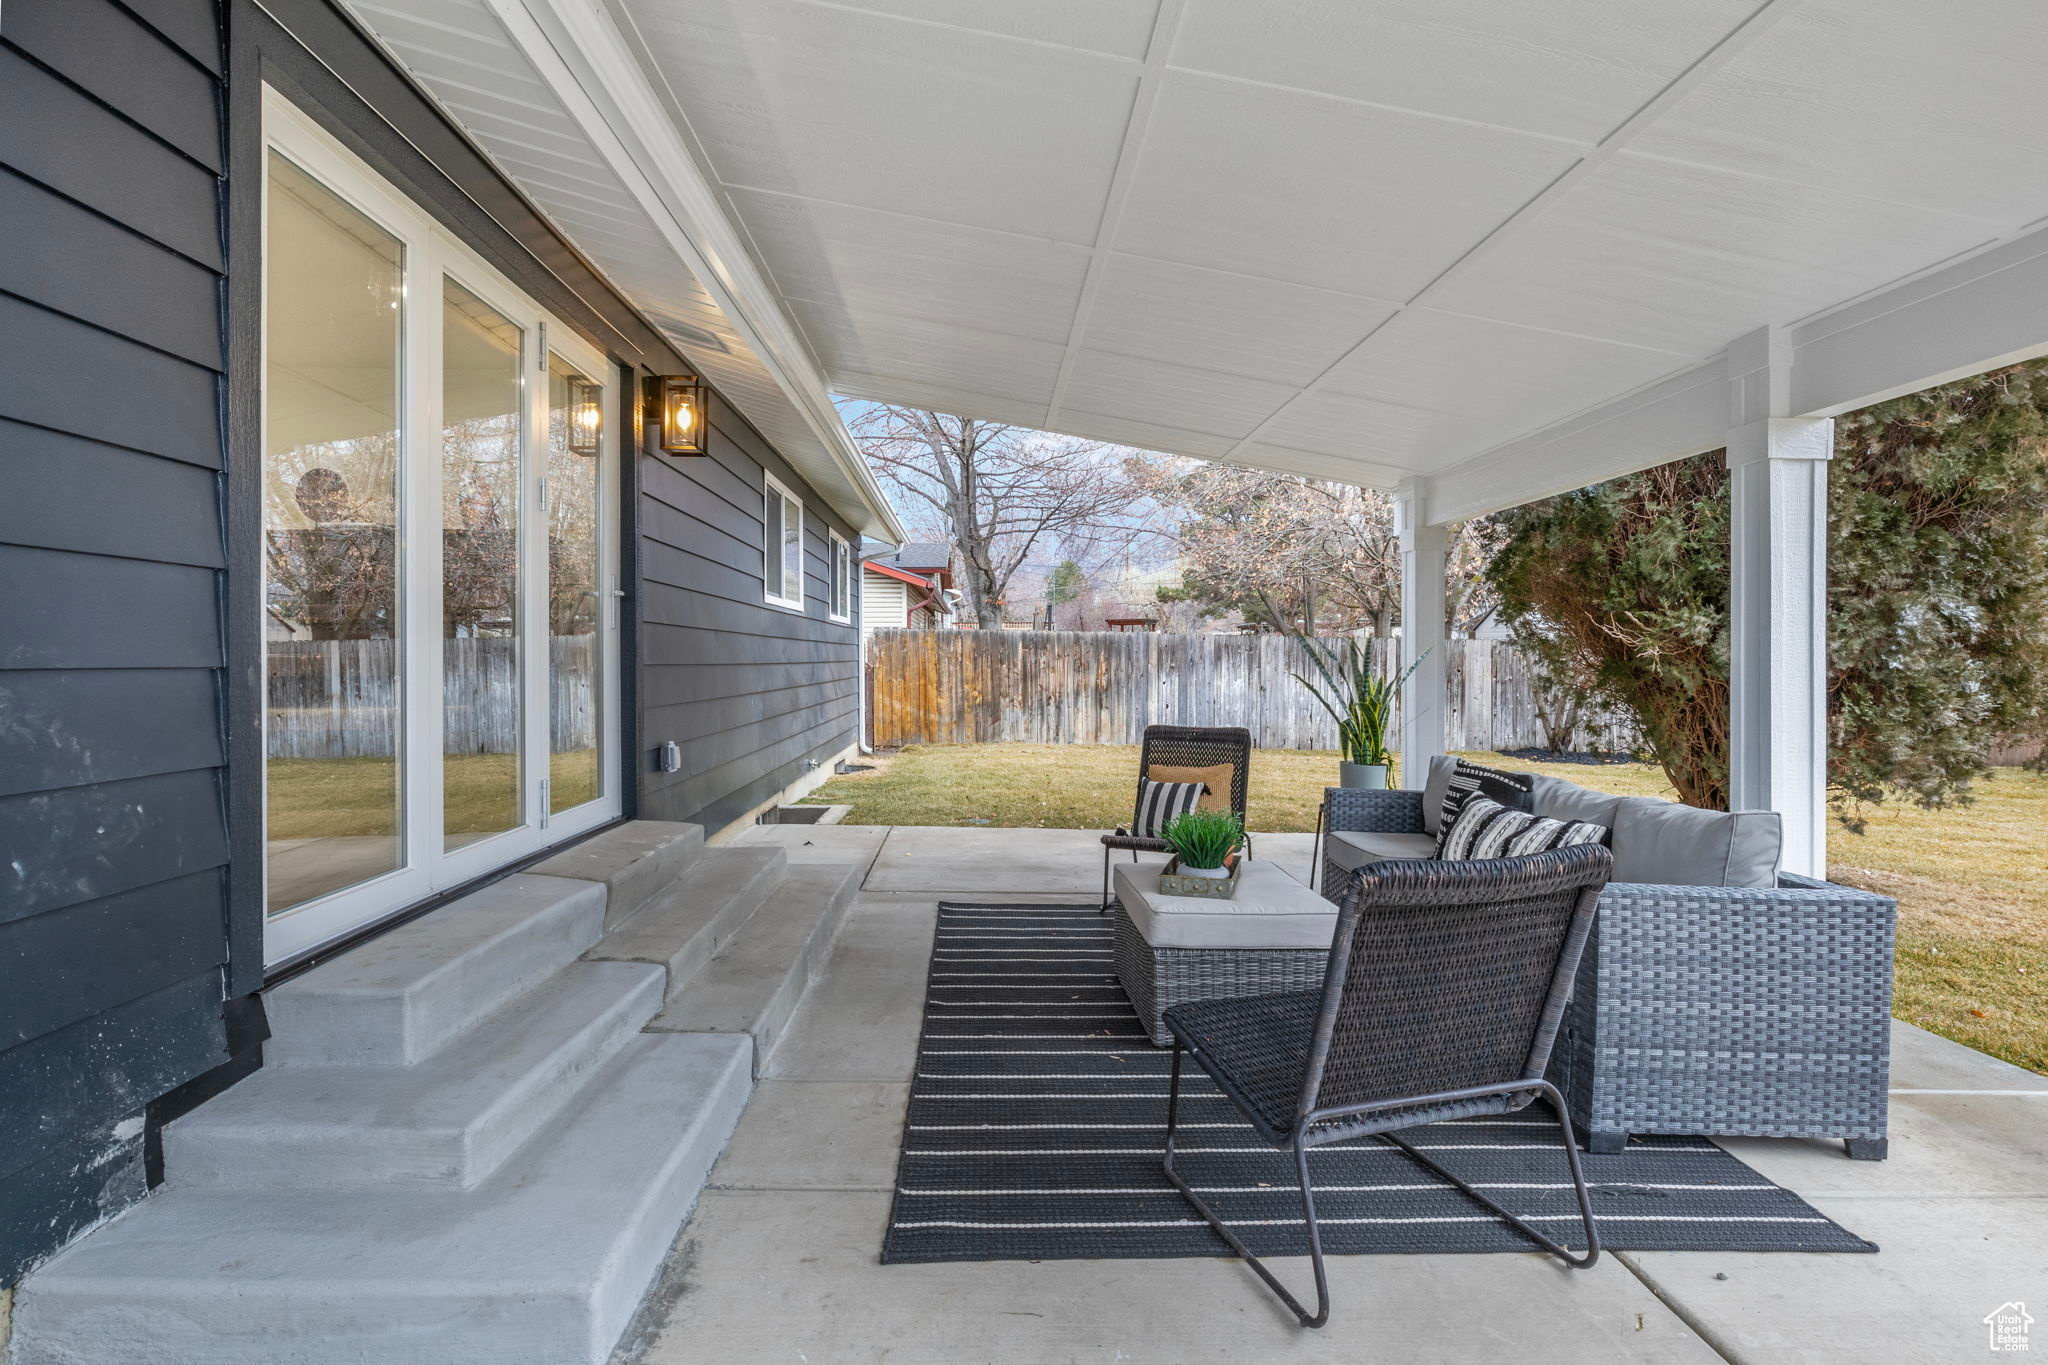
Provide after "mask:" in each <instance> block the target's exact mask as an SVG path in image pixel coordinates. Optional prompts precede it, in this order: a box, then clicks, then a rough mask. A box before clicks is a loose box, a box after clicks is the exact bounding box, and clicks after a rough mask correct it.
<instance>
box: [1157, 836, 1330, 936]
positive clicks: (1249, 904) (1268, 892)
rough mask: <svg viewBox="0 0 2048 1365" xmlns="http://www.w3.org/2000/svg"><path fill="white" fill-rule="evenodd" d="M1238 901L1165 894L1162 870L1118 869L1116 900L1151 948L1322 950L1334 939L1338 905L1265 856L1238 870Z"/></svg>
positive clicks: (1249, 859)
mask: <svg viewBox="0 0 2048 1365" xmlns="http://www.w3.org/2000/svg"><path fill="white" fill-rule="evenodd" d="M1237 877H1238V884H1237V895H1236V897H1235V898H1233V899H1231V900H1227V901H1223V900H1210V899H1208V898H1207V897H1203V896H1164V895H1161V894H1160V892H1159V869H1158V868H1157V867H1155V866H1142V865H1140V864H1136V863H1118V864H1117V865H1116V898H1117V900H1118V901H1120V902H1121V903H1122V904H1123V907H1124V913H1125V914H1126V915H1128V916H1130V919H1131V926H1132V927H1133V928H1135V929H1136V930H1137V931H1138V933H1139V934H1141V935H1142V936H1143V937H1144V939H1145V942H1147V943H1149V944H1151V945H1152V946H1153V947H1155V948H1323V949H1327V948H1328V947H1329V946H1330V940H1331V939H1333V938H1335V937H1336V935H1337V907H1336V906H1334V905H1332V904H1330V903H1329V902H1328V901H1326V900H1324V899H1323V898H1322V897H1321V896H1318V895H1317V894H1316V893H1315V892H1313V891H1311V890H1309V889H1308V888H1307V887H1305V886H1303V885H1302V884H1301V883H1300V882H1298V881H1296V880H1294V878H1292V877H1290V876H1288V875H1287V874H1286V873H1285V872H1283V871H1281V870H1280V866H1279V864H1277V863H1274V862H1272V861H1271V860H1269V859H1264V858H1248V859H1246V860H1245V862H1244V865H1243V866H1242V867H1241V868H1240V869H1239V870H1238V874H1237Z"/></svg>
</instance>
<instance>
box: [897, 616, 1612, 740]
mask: <svg viewBox="0 0 2048 1365" xmlns="http://www.w3.org/2000/svg"><path fill="white" fill-rule="evenodd" d="M1393 645H1394V642H1393V641H1391V640H1375V641H1373V642H1372V649H1373V661H1374V663H1375V665H1376V666H1377V667H1379V668H1381V669H1382V670H1385V669H1387V668H1389V666H1390V662H1391V654H1392V649H1393ZM1444 648H1445V650H1446V651H1447V658H1446V660H1445V671H1446V673H1447V675H1448V685H1447V688H1446V692H1447V695H1446V696H1445V698H1444V701H1445V706H1446V715H1445V730H1446V737H1447V741H1448V744H1449V747H1451V748H1453V749H1517V748H1525V747H1536V746H1540V745H1542V744H1544V743H1545V736H1544V733H1543V727H1542V725H1541V724H1540V723H1539V722H1538V721H1537V718H1536V692H1535V687H1534V685H1533V683H1532V681H1531V670H1530V667H1529V660H1528V658H1527V656H1526V655H1524V654H1523V653H1522V652H1521V651H1520V650H1518V649H1516V648H1515V647H1514V646H1513V645H1511V644H1508V643H1505V642H1503V641H1496V640H1453V641H1450V642H1449V643H1448V644H1446V645H1445V646H1444ZM1309 672H1310V666H1309V661H1308V657H1307V653H1306V651H1305V650H1303V649H1302V647H1301V646H1300V645H1299V644H1298V643H1296V642H1295V641H1294V640H1292V639H1289V638H1288V637H1286V636H1284V635H1165V634H1132V633H1127V632H1121V631H1067V630H1017V631H966V630H937V631H934V630H878V631H876V632H874V634H873V635H871V636H870V637H869V638H868V677H869V688H870V691H869V724H870V726H871V727H872V728H871V736H872V740H871V742H873V743H875V744H878V745H899V744H988V743H1000V742H1005V741H1009V742H1023V743H1036V744H1136V743H1137V742H1138V740H1139V737H1140V736H1141V734H1142V733H1143V731H1144V729H1145V727H1146V726H1147V725H1242V726H1246V727H1247V728H1249V729H1250V730H1251V732H1252V739H1253V742H1254V743H1256V744H1258V745H1259V746H1260V747H1261V748H1266V749H1334V748H1336V747H1337V725H1336V722H1335V721H1333V720H1331V719H1330V716H1329V714H1328V713H1327V712H1325V711H1324V710H1323V708H1322V707H1321V706H1319V705H1318V704H1317V703H1316V700H1315V698H1313V697H1312V696H1310V695H1309V692H1308V689H1307V688H1306V687H1304V686H1302V684H1301V683H1299V682H1297V681H1296V680H1295V679H1294V677H1293V676H1292V675H1293V674H1295V673H1303V674H1307V673H1309ZM1591 738H1592V737H1591V736H1589V735H1586V734H1583V733H1581V734H1579V735H1577V736H1575V739H1574V747H1589V746H1590V741H1591ZM1634 742H1635V738H1634V735H1633V734H1632V733H1630V732H1625V731H1622V730H1620V729H1619V728H1618V727H1615V726H1613V725H1612V724H1610V725H1609V726H1608V727H1607V732H1606V736H1605V743H1606V745H1608V746H1610V747H1630V746H1631V745H1632V744H1633V743H1634Z"/></svg>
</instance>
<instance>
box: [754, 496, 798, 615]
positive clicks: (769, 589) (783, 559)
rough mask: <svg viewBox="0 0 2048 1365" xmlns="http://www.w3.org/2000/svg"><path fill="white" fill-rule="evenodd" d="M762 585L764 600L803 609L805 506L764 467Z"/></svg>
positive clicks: (790, 607)
mask: <svg viewBox="0 0 2048 1365" xmlns="http://www.w3.org/2000/svg"><path fill="white" fill-rule="evenodd" d="M761 480H762V494H763V497H762V502H763V504H764V507H763V510H764V511H765V513H766V515H765V516H764V517H763V518H762V525H763V531H762V541H763V543H762V546H761V555H762V575H761V576H762V587H763V588H764V589H765V596H766V598H767V600H768V601H769V602H770V603H772V604H774V605H775V606H778V607H787V608H788V609H789V610H791V611H802V610H803V609H804V505H803V504H802V503H801V502H798V501H797V498H796V494H794V493H792V492H790V491H789V490H788V489H787V488H784V487H783V486H782V484H781V483H780V482H779V481H778V480H777V479H776V477H775V476H774V475H773V474H770V473H768V472H767V471H766V470H763V471H762V473H761Z"/></svg>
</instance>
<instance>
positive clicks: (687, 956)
mask: <svg viewBox="0 0 2048 1365" xmlns="http://www.w3.org/2000/svg"><path fill="white" fill-rule="evenodd" d="M788 869H789V857H788V855H787V854H786V853H784V852H783V850H781V849H779V848H710V849H706V850H704V853H703V854H702V856H700V857H699V858H697V859H696V861H695V862H693V863H692V864H691V865H690V867H689V870H688V871H686V872H685V873H684V874H683V876H682V878H681V879H680V880H678V881H677V882H676V883H675V884H674V885H673V886H670V887H668V888H667V889H665V890H663V891H662V892H660V893H659V894H657V895H656V896H654V897H653V898H652V899H651V900H649V901H648V902H647V903H646V905H645V906H643V907H642V909H641V910H640V912H639V913H638V914H636V915H634V916H633V917H632V918H631V919H629V920H626V921H625V922H624V923H616V922H614V923H613V925H612V926H611V927H610V928H608V929H607V930H606V931H605V935H604V937H603V938H602V939H601V940H599V942H598V943H597V945H596V946H595V947H593V948H592V949H591V950H590V952H589V953H588V956H589V957H590V958H591V959H592V960H597V961H611V962H652V963H654V964H656V965H657V966H659V967H662V968H664V969H665V970H666V971H667V972H668V980H669V993H670V994H671V995H673V994H674V993H675V988H676V986H677V984H678V983H680V982H683V981H687V980H688V979H689V978H690V977H692V976H694V975H696V973H697V972H698V971H699V970H700V969H701V968H702V967H703V965H704V964H705V963H706V962H709V961H710V960H711V956H712V954H713V953H715V952H717V951H718V949H719V946H720V945H721V944H723V943H724V942H725V941H726V940H727V939H729V938H731V937H732V935H733V933H734V931H735V930H737V929H738V928H739V927H740V925H742V924H744V923H745V922H746V921H747V919H748V917H749V916H751V915H752V914H753V913H754V912H755V911H756V910H758V909H760V907H761V905H762V904H763V903H764V902H765V901H767V899H768V898H769V896H771V895H772V894H774V892H775V890H776V888H778V887H780V886H781V885H782V880H783V877H784V875H785V874H786V873H787V871H788Z"/></svg>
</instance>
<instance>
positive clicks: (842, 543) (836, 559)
mask: <svg viewBox="0 0 2048 1365" xmlns="http://www.w3.org/2000/svg"><path fill="white" fill-rule="evenodd" d="M827 534H828V535H829V536H830V537H831V539H832V619H833V620H835V621H851V620H852V619H853V547H852V546H851V545H848V544H847V543H846V538H845V537H844V536H842V535H840V534H839V533H838V532H837V531H830V530H828V531H827Z"/></svg>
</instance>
